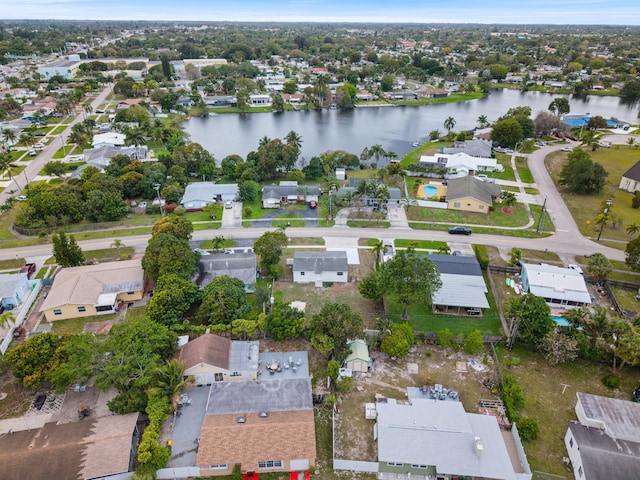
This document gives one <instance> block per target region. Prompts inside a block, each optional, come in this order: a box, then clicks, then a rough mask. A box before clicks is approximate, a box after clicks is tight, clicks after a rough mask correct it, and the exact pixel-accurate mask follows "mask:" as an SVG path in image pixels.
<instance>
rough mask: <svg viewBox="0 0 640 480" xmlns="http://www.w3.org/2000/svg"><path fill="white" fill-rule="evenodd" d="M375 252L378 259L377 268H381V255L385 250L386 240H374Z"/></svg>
mask: <svg viewBox="0 0 640 480" xmlns="http://www.w3.org/2000/svg"><path fill="white" fill-rule="evenodd" d="M372 243H373V244H372V245H371V246H372V247H373V254H374V255H375V260H376V270H378V269H379V268H380V255H382V252H383V251H384V242H383V241H382V240H373V242H372Z"/></svg>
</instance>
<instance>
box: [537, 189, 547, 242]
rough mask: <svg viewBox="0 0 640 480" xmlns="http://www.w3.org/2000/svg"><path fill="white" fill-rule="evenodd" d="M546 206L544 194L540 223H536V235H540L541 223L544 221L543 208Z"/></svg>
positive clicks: (545, 195)
mask: <svg viewBox="0 0 640 480" xmlns="http://www.w3.org/2000/svg"><path fill="white" fill-rule="evenodd" d="M546 205H547V194H546V193H545V194H544V202H542V212H541V213H540V221H539V222H538V228H537V229H536V233H540V229H541V228H542V222H543V221H544V207H546Z"/></svg>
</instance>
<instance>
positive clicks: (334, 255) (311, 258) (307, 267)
mask: <svg viewBox="0 0 640 480" xmlns="http://www.w3.org/2000/svg"><path fill="white" fill-rule="evenodd" d="M292 270H293V281H294V282H296V283H310V282H339V283H346V282H348V281H349V264H348V262H347V252H345V251H331V252H295V254H294V257H293V268H292Z"/></svg>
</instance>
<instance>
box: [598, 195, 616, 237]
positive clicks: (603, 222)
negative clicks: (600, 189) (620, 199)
mask: <svg viewBox="0 0 640 480" xmlns="http://www.w3.org/2000/svg"><path fill="white" fill-rule="evenodd" d="M612 203H613V201H612V200H607V206H606V207H604V212H603V215H602V222H600V231H599V232H598V241H600V237H601V236H602V230H604V224H605V223H607V214H608V213H609V208H611V204H612Z"/></svg>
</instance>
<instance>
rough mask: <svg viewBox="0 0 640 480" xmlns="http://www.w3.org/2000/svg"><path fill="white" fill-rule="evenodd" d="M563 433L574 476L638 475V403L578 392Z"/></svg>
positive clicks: (588, 479) (589, 479) (588, 478)
mask: <svg viewBox="0 0 640 480" xmlns="http://www.w3.org/2000/svg"><path fill="white" fill-rule="evenodd" d="M577 397H578V401H577V403H576V408H575V411H576V415H577V417H578V422H572V423H570V424H569V428H568V429H567V433H566V434H565V436H564V444H565V447H566V448H567V453H568V455H569V459H570V460H571V466H572V467H573V475H574V477H575V479H576V480H592V479H593V480H599V479H602V478H610V479H625V480H626V479H638V478H640V404H639V403H634V402H630V401H627V400H618V399H616V398H608V397H600V396H598V395H590V394H587V393H582V392H578V393H577Z"/></svg>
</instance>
